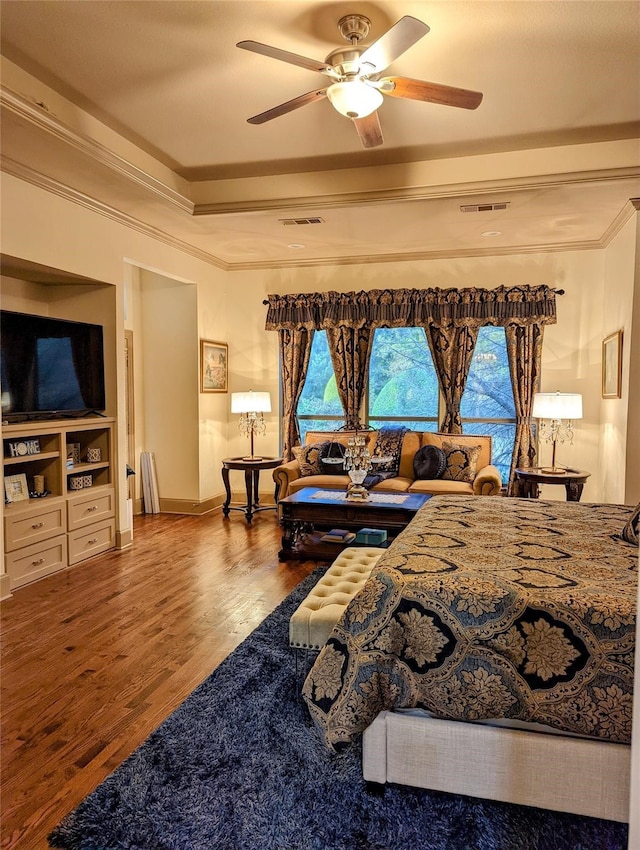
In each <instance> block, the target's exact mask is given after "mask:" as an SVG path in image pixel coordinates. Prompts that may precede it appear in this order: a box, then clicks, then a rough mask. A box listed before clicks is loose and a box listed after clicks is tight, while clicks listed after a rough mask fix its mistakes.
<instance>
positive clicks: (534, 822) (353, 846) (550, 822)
mask: <svg viewBox="0 0 640 850" xmlns="http://www.w3.org/2000/svg"><path fill="white" fill-rule="evenodd" d="M325 569H326V567H325V568H322V567H321V568H319V569H318V570H316V571H315V572H314V573H313V574H312V575H310V576H308V577H307V578H306V579H304V580H303V581H302V582H301V584H299V585H298V587H297V588H296V589H295V590H294V591H293V592H292V593H291V594H290V596H289V597H287V599H285V600H284V602H283V603H282V604H281V605H280V606H279V607H278V608H277V609H276V610H275V611H274V612H273V613H272V614H271V615H270V616H268V617H267V618H266V620H264V622H263V623H262V624H261V625H260V626H259V627H258V628H257V629H256V630H255V631H254V632H253V633H252V634H251V635H250V636H249V637H248V638H247V639H246V640H245V641H244V642H243V643H242V644H241V645H240V646H239V647H238V648H237V649H236V650H235V651H234V652H233V653H232V654H231V655H230V656H229V657H228V658H227V659H226V660H225V661H224V662H223V663H222V664H221V665H220V666H219V667H218V668H217V669H216V670H215V671H214V672H213V673H212V675H211V676H210V677H209V678H208V679H207V680H206V681H205V682H203V683H202V685H200V686H199V687H198V688H197V689H196V690H195V691H194V692H193V693H192V694H191V695H190V696H189V697H188V698H187V699H186V700H185V702H184V703H182V705H181V706H179V708H178V709H177V710H176V711H175V712H174V713H173V714H171V715H170V716H169V718H168V719H167V720H166V721H165V722H164V723H163V724H162V725H161V726H160V727H159V728H158V729H157V730H156V731H155V732H153V733H152V734H151V735H150V736H149V738H148V739H147V740H146V741H145V742H144V743H143V744H142V745H141V746H140V747H139V748H138V749H137V750H136V751H135V752H134V753H133V754H132V755H131V756H130V757H129V758H128V759H127V760H126V761H125V762H124V763H123V764H122V765H121V766H120V767H119V768H118V769H117V770H116V771H114V773H112V774H111V776H109V777H108V778H107V779H106V780H105V781H104V782H103V783H102V784H101V785H100V786H99V787H98V788H97V789H96V790H95V791H94V792H93V793H92V794H90V795H89V796H88V797H87V798H86V799H85V800H83V802H82V803H81V804H80V805H79V806H78V807H77V809H75V811H73V812H71V814H69V815H68V816H67V817H66V818H65V819H64V821H63V822H62V823H61V824H60V825H59V826H58V827H56V829H55V830H54V831H53V833H52V834H51V835H50V836H49V843H50V846H51V847H62V848H67V850H624V849H625V848H626V846H627V826H626V825H624V824H619V823H614V822H611V821H604V820H596V819H593V818H584V817H577V816H574V815H568V814H561V813H554V812H548V811H542V810H540V809H533V808H528V807H523V806H514V805H509V804H506V803H495V802H489V801H486V800H476V799H472V798H470V797H459V796H454V795H451V794H444V793H439V792H432V791H425V790H421V789H415V788H408V787H402V786H392V785H387V786H384V788H382V789H381V790H380V791H379V793H372V792H371V791H370V790H369V789H368V788H367V785H366V783H365V782H364V780H363V779H362V773H361V766H360V758H361V752H360V748H359V747H358V746H352V747H350V748H348V749H347V750H345V751H343V752H341V753H339V754H336V753H333V752H330V751H329V750H328V749H327V748H326V747H325V745H324V744H323V742H322V741H321V739H320V736H319V734H318V732H317V731H316V729H315V727H314V726H313V725H312V722H311V719H310V717H309V714H308V712H307V710H306V707H305V706H304V704H303V702H302V701H301V699H300V697H299V696H298V694H297V691H298V690H299V687H298V688H297V689H296V681H295V661H294V657H293V652H292V650H290V649H289V646H288V625H289V618H290V617H291V614H292V613H293V612H294V611H295V609H296V607H297V606H298V605H299V604H300V602H301V601H302V599H303V598H304V597H305V596H306V594H307V593H308V592H309V590H310V589H311V587H312V586H313V584H315V582H316V581H317V580H318V579H319V578H320V576H321V575H322V573H323V572H324V570H325ZM300 684H301V683H299V685H300ZM576 779H577V781H579V778H578V777H576Z"/></svg>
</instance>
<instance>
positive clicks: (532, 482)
mask: <svg viewBox="0 0 640 850" xmlns="http://www.w3.org/2000/svg"><path fill="white" fill-rule="evenodd" d="M590 475H591V473H590V472H585V471H584V469H567V470H566V471H565V472H558V473H552V472H544V471H543V470H542V469H538V468H536V467H532V468H531V469H516V478H517V479H518V481H521V482H522V490H523V496H524V498H525V499H537V498H538V495H539V493H540V488H539V487H538V484H564V488H565V490H566V491H567V502H579V501H580V496H581V495H582V488H583V487H584V482H585V481H586V480H587V478H589V476H590Z"/></svg>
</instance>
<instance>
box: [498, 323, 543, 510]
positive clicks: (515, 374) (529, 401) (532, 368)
mask: <svg viewBox="0 0 640 850" xmlns="http://www.w3.org/2000/svg"><path fill="white" fill-rule="evenodd" d="M505 334H506V337H507V357H508V359H509V372H510V374H511V386H512V388H513V401H514V405H515V409H516V436H515V441H514V445H513V455H512V457H511V469H510V470H509V485H508V490H507V495H509V496H520V495H521V487H520V482H519V481H516V479H515V470H516V469H518V468H525V469H526V468H527V467H530V466H534V464H535V460H536V446H535V440H534V435H533V429H532V427H531V411H532V409H533V396H534V393H537V392H538V387H539V385H540V366H541V363H542V338H543V335H544V325H539V324H535V325H525V326H520V325H507V327H506V328H505Z"/></svg>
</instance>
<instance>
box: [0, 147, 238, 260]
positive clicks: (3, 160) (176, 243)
mask: <svg viewBox="0 0 640 850" xmlns="http://www.w3.org/2000/svg"><path fill="white" fill-rule="evenodd" d="M0 171H3V172H4V173H5V174H10V175H11V176H12V177H17V178H18V179H19V180H24V181H25V182H26V183H30V184H31V185H32V186H37V187H38V188H39V189H43V190H44V191H45V192H51V193H52V194H54V195H58V197H60V198H64V199H65V200H67V201H71V202H72V203H74V204H78V205H79V206H81V207H84V208H85V209H88V210H91V211H92V212H94V213H97V214H98V215H101V216H104V217H105V218H109V219H111V221H115V222H117V223H118V224H122V225H123V226H124V227H128V228H131V229H132V230H136V231H137V232H138V233H142V234H144V235H145V236H149V237H150V238H151V239H157V240H158V241H159V242H163V243H164V244H165V245H169V246H170V247H172V248H176V249H177V250H178V251H182V252H183V253H184V254H190V255H191V256H192V257H196V258H197V259H198V260H202V261H203V262H205V263H208V264H209V265H212V266H216V268H219V269H222V270H223V271H228V270H229V268H230V266H229V265H228V263H225V262H223V261H222V260H220V259H219V258H218V257H215V256H214V255H213V254H210V253H208V252H207V251H202V250H201V249H200V248H196V247H195V246H194V245H190V244H189V243H188V242H184V241H183V240H182V239H177V238H175V237H173V236H170V235H169V234H168V233H165V232H164V231H163V230H160V229H159V228H158V227H153V226H152V225H150V224H145V223H144V222H142V221H139V220H138V219H137V218H134V217H133V216H131V215H128V214H127V213H123V212H121V211H120V210H117V209H115V207H112V206H110V205H109V204H105V203H103V202H102V201H98V200H97V199H96V198H92V197H91V196H90V195H86V194H84V192H79V191H78V190H77V189H72V188H71V187H70V186H67V185H65V184H64V183H61V182H60V181H59V180H55V179H54V178H52V177H48V176H47V175H45V174H41V173H40V172H39V171H35V170H34V169H33V168H30V167H29V166H26V165H23V164H22V163H20V162H16V161H15V160H13V159H10V158H9V157H6V156H2V157H0Z"/></svg>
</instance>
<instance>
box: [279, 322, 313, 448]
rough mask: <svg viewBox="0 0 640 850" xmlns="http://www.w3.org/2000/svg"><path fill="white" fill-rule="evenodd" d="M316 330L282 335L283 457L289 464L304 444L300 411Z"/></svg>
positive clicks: (282, 332)
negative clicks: (298, 417)
mask: <svg viewBox="0 0 640 850" xmlns="http://www.w3.org/2000/svg"><path fill="white" fill-rule="evenodd" d="M312 341H313V331H307V330H306V329H305V328H302V329H300V330H296V331H291V330H288V329H287V328H282V329H281V330H280V331H279V332H278V342H279V348H280V365H281V367H282V457H283V458H284V461H285V463H286V462H287V461H289V460H292V459H293V452H292V451H291V449H292V448H293V447H294V446H298V445H300V429H299V428H298V419H297V417H296V410H297V408H298V402H299V401H300V396H301V395H302V389H303V387H304V382H305V380H306V378H307V370H308V368H309V357H310V355H311V343H312Z"/></svg>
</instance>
